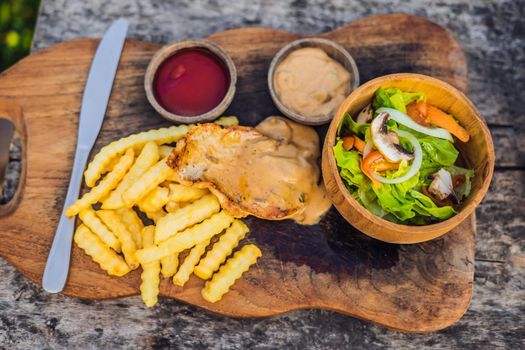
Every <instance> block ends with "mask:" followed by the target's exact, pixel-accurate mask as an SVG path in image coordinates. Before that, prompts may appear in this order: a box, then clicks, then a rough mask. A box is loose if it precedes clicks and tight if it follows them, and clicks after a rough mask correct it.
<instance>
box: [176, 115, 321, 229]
mask: <svg viewBox="0 0 525 350" xmlns="http://www.w3.org/2000/svg"><path fill="white" fill-rule="evenodd" d="M319 155H320V151H319V136H318V135H317V132H316V131H315V130H314V129H312V128H310V127H307V126H303V125H300V124H297V123H294V122H291V121H289V120H287V119H284V118H280V117H269V118H267V119H265V120H264V121H262V122H261V123H260V124H259V125H257V126H256V127H255V128H250V127H242V126H234V127H230V128H221V127H220V126H218V125H216V124H211V123H210V124H202V125H199V126H197V127H195V128H193V129H192V130H191V131H190V132H189V133H188V135H187V136H186V137H185V138H184V139H182V140H181V141H179V142H178V143H177V147H176V149H175V150H174V152H173V154H172V155H171V156H170V159H169V164H170V166H172V167H173V168H174V169H175V174H176V177H177V178H178V179H179V181H180V182H181V183H183V184H193V185H196V186H198V187H206V188H209V189H210V190H211V191H212V192H214V193H215V194H216V195H217V197H218V198H219V201H220V202H221V204H222V206H223V207H224V208H225V209H226V210H227V211H229V212H230V213H231V214H233V215H236V216H246V215H249V214H251V215H254V216H257V217H260V218H264V219H271V220H279V219H286V218H292V219H294V220H296V221H297V222H299V223H301V224H306V225H311V224H315V223H317V222H319V220H320V218H321V216H322V215H323V214H324V213H325V212H326V211H327V210H328V209H329V208H330V206H331V203H330V201H329V200H328V198H327V196H326V191H325V189H324V185H323V184H322V181H320V170H319V166H318V159H319Z"/></svg>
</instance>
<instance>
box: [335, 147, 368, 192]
mask: <svg viewBox="0 0 525 350" xmlns="http://www.w3.org/2000/svg"><path fill="white" fill-rule="evenodd" d="M334 156H335V161H336V163H337V166H338V167H339V168H340V169H341V170H340V175H341V177H342V178H343V180H345V181H346V182H347V185H354V186H357V187H360V186H361V185H362V184H363V182H364V181H365V180H366V175H365V174H363V172H362V171H361V156H360V155H359V153H358V152H357V151H354V150H350V151H346V150H345V149H344V148H343V141H342V140H339V141H337V143H336V145H335V146H334Z"/></svg>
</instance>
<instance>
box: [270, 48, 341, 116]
mask: <svg viewBox="0 0 525 350" xmlns="http://www.w3.org/2000/svg"><path fill="white" fill-rule="evenodd" d="M273 79H274V81H273V84H274V88H275V93H276V94H277V97H278V98H279V100H280V101H281V103H282V104H283V105H285V106H286V107H287V108H289V109H291V110H292V111H294V112H296V113H298V114H301V115H304V116H308V117H319V116H325V115H330V114H332V113H334V112H335V110H336V109H337V108H338V107H339V105H340V104H341V103H342V102H343V100H344V99H345V97H346V96H348V94H349V93H350V73H349V72H348V71H347V70H346V69H345V68H344V67H343V66H342V65H341V64H340V63H339V62H337V61H335V60H334V59H332V58H330V56H328V55H327V54H326V52H324V51H323V50H321V49H319V48H313V47H307V48H303V49H298V50H295V51H293V52H292V53H290V54H289V55H288V57H286V58H285V59H284V60H283V61H282V62H281V63H280V64H279V65H278V66H277V69H276V70H275V74H274V78H273Z"/></svg>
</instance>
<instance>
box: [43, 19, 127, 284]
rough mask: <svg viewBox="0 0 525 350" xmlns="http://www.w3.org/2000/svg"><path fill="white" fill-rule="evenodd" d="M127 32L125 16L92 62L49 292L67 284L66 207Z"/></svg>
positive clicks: (47, 273) (69, 230) (71, 223)
mask: <svg viewBox="0 0 525 350" xmlns="http://www.w3.org/2000/svg"><path fill="white" fill-rule="evenodd" d="M127 31H128V22H127V21H126V20H125V19H119V20H117V21H115V22H113V24H112V25H111V27H110V28H109V29H108V30H107V32H106V34H104V37H103V38H102V40H101V41H100V43H99V45H98V47H97V51H96V52H95V57H94V58H93V61H92V62H91V67H90V69H89V74H88V78H87V83H86V87H85V88H84V94H83V96H82V104H81V108H80V121H79V126H78V137H77V147H76V150H75V158H74V161H73V170H72V171H71V178H70V181H69V186H68V190H67V194H66V199H65V203H64V208H63V209H62V215H61V216H60V221H59V223H58V226H57V230H56V232H55V238H54V239H53V243H52V245H51V249H50V251H49V256H48V258H47V263H46V267H45V270H44V275H43V277H42V287H43V288H44V289H45V290H46V291H47V292H50V293H58V292H61V291H62V290H63V289H64V286H65V284H66V280H67V276H68V272H69V263H70V258H71V243H72V239H73V230H74V228H75V218H69V217H67V216H65V215H64V210H65V209H66V208H67V207H68V206H70V205H71V204H73V203H74V202H75V200H76V199H77V198H78V194H79V192H80V185H81V183H82V175H83V171H84V168H85V167H86V163H87V160H88V157H89V153H90V152H91V149H92V148H93V145H94V144H95V140H96V139H97V136H98V134H99V132H100V128H101V126H102V122H103V121H104V116H105V114H106V108H107V105H108V101H109V97H110V95H111V89H112V86H113V81H114V79H115V75H116V72H117V68H118V64H119V60H120V55H121V53H122V48H123V47H124V42H125V40H126V34H127Z"/></svg>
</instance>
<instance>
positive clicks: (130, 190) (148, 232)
mask: <svg viewBox="0 0 525 350" xmlns="http://www.w3.org/2000/svg"><path fill="white" fill-rule="evenodd" d="M216 123H217V124H220V125H222V126H224V127H228V126H231V125H237V124H238V120H237V118H236V117H223V118H220V119H219V120H217V121H216ZM192 127H193V126H191V125H190V126H186V125H183V126H177V127H171V128H165V129H159V130H151V131H147V132H144V133H140V134H136V135H130V136H128V137H125V138H123V139H120V140H118V141H115V142H113V143H111V144H109V145H107V146H105V147H103V148H102V149H101V151H100V152H99V153H98V154H97V155H96V156H95V157H94V159H93V161H92V162H91V163H90V164H89V165H88V167H87V169H86V171H85V173H84V175H85V180H86V184H87V185H88V186H89V187H92V188H91V190H90V191H89V192H87V193H86V194H84V195H83V196H82V197H81V198H80V199H78V200H77V201H76V202H75V203H73V205H71V206H69V207H68V208H67V209H66V211H65V214H66V215H68V216H74V215H77V214H78V216H79V218H80V220H81V221H82V223H81V224H80V225H79V226H78V227H77V229H76V231H75V235H74V241H75V243H76V244H77V246H78V247H79V248H80V249H82V250H83V251H84V252H85V253H86V254H87V255H89V256H90V257H91V258H92V259H93V260H94V261H95V262H96V263H98V264H99V265H100V267H101V268H102V269H103V270H104V271H106V272H107V273H108V274H110V275H113V276H123V275H125V274H127V273H128V272H130V271H131V270H133V269H136V268H137V267H138V266H139V265H141V266H142V270H143V271H142V273H141V284H140V292H141V297H142V300H143V301H144V303H145V304H146V305H147V306H148V307H151V306H153V305H155V304H156V303H157V301H158V294H159V284H160V278H161V276H162V277H164V278H172V282H173V283H174V284H176V285H179V286H184V285H185V284H186V282H187V281H188V280H189V279H190V276H191V274H192V273H194V274H195V275H196V276H197V277H200V278H202V279H205V280H209V279H210V278H211V280H209V281H208V282H207V283H206V285H205V288H204V289H203V290H202V291H201V293H202V296H203V297H204V298H205V299H206V300H208V301H210V302H216V301H218V300H220V299H221V297H222V295H224V293H226V292H227V291H228V289H229V288H230V287H231V285H232V284H233V283H234V282H235V280H236V279H237V278H239V277H240V276H241V275H242V273H243V272H244V271H246V270H247V269H248V268H249V267H250V265H251V264H253V263H254V262H255V261H256V259H257V257H258V256H260V251H259V250H258V248H256V247H255V246H253V245H249V246H245V247H244V248H243V249H241V250H240V251H239V252H237V253H235V254H234V256H233V257H232V258H230V259H228V260H226V259H227V256H229V255H230V254H231V253H232V251H233V250H234V249H235V248H236V247H237V245H238V244H239V241H240V240H242V239H243V238H244V237H245V235H246V233H247V232H248V231H249V229H248V227H247V226H246V225H245V224H244V223H243V222H242V221H240V220H237V219H235V218H234V217H233V216H231V215H230V214H229V213H227V212H226V211H224V210H221V207H220V203H219V201H218V199H217V198H216V197H215V195H213V194H212V193H210V191H208V189H204V188H197V187H193V186H192V187H190V186H185V185H182V184H179V183H177V180H176V175H175V172H174V171H173V170H172V169H171V168H170V167H169V166H168V165H167V163H166V158H167V157H168V156H169V155H170V154H171V153H172V152H173V149H174V147H172V145H170V146H168V145H166V143H173V142H175V141H177V140H178V139H180V138H181V137H183V136H184V135H185V134H186V132H187V131H188V130H189V129H190V128H192ZM135 152H136V153H137V154H138V157H137V158H136V159H135ZM103 174H106V175H105V176H104V177H103V178H102V179H101V180H100V181H99V182H98V184H96V182H97V181H98V179H99V178H100V177H101V176H102V175H103ZM97 202H100V208H101V209H100V210H95V209H94V208H99V206H97ZM92 205H95V207H94V208H93V207H92ZM134 206H135V207H134ZM135 208H138V209H139V210H140V211H141V212H142V213H139V214H140V217H139V215H138V214H137V211H135ZM142 214H144V215H145V216H147V217H148V218H149V219H151V220H153V221H154V222H155V225H150V226H146V227H144V223H143V222H142V220H141V217H142V218H144V216H143V215H142ZM224 230H225V233H224V234H223V235H221V237H220V238H219V240H218V241H217V243H215V244H214V245H213V247H212V249H211V250H210V251H209V252H208V253H207V254H206V255H204V254H205V252H206V247H207V246H208V245H209V244H210V241H211V240H212V238H213V237H214V236H215V235H218V234H220V233H221V232H223V231H224ZM250 246H251V247H250ZM190 248H191V249H190ZM186 249H190V251H189V254H188V255H187V256H186V258H185V259H184V261H183V262H182V263H181V264H180V266H179V253H180V252H182V251H183V250H186ZM201 258H202V259H201ZM225 260H226V263H225V264H224V265H223V266H222V267H221V268H219V267H220V265H221V264H222V263H223V262H224V261H225ZM215 271H217V272H216V273H215V275H213V273H214V272H215Z"/></svg>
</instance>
